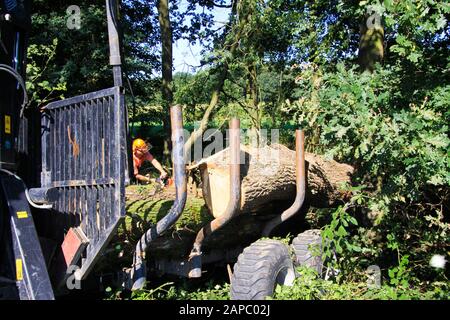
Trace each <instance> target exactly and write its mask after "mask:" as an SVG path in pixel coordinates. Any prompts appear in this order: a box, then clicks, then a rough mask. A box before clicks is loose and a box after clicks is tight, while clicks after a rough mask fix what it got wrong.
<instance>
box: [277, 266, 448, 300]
mask: <svg viewBox="0 0 450 320" xmlns="http://www.w3.org/2000/svg"><path fill="white" fill-rule="evenodd" d="M298 272H299V274H300V276H299V277H298V278H297V279H296V280H295V281H294V284H293V286H292V287H287V286H283V287H281V286H278V287H277V288H276V290H275V295H274V299H276V300H431V299H444V300H448V299H449V296H450V295H449V293H450V291H449V290H450V287H449V285H448V283H443V282H434V283H432V284H431V285H426V286H425V284H422V285H423V286H425V287H426V288H425V289H424V288H422V287H420V286H417V287H410V286H395V285H392V283H391V285H389V284H383V285H381V286H379V287H369V286H368V285H367V283H365V282H357V281H355V282H343V283H339V284H337V283H335V282H333V281H330V280H323V279H320V278H319V277H318V275H317V273H315V271H314V270H312V269H308V268H304V267H301V268H299V269H298Z"/></svg>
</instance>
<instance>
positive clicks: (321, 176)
mask: <svg viewBox="0 0 450 320" xmlns="http://www.w3.org/2000/svg"><path fill="white" fill-rule="evenodd" d="M229 156H230V152H229V149H228V148H227V149H224V150H223V151H221V152H219V153H216V154H215V155H213V156H211V157H208V158H205V159H203V160H201V161H200V162H199V163H197V164H196V165H194V166H192V167H191V168H190V169H194V168H199V170H200V173H201V179H202V191H203V197H204V199H205V202H206V205H207V207H208V209H209V210H210V212H211V213H212V215H213V216H214V217H216V218H217V217H219V216H221V215H222V214H223V212H224V211H225V208H226V207H227V205H228V201H229V198H230V176H229V168H228V163H229ZM241 163H242V164H241V205H240V209H241V213H248V212H258V211H259V210H261V209H262V208H264V206H266V205H267V204H268V203H270V202H273V201H277V200H282V201H284V200H286V201H294V199H295V192H296V186H295V172H296V168H295V151H292V150H290V149H288V148H287V147H285V146H283V145H280V144H274V145H271V146H265V147H264V148H254V147H250V146H243V145H242V146H241ZM306 170H307V189H308V190H307V193H306V201H308V202H309V203H310V204H311V205H313V206H315V207H330V206H333V205H334V204H335V203H336V202H337V201H339V200H344V198H345V197H346V194H345V193H343V192H342V191H340V188H341V185H342V184H345V183H347V184H350V182H351V179H350V178H351V174H352V173H353V167H351V166H349V165H346V164H341V163H338V162H336V161H333V160H326V159H325V158H324V157H323V156H320V155H316V154H312V153H306Z"/></svg>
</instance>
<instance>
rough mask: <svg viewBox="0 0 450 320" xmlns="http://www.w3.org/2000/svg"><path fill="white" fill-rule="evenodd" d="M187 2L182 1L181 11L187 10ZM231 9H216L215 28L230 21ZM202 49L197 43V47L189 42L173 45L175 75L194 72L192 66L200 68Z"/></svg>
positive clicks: (179, 41) (179, 42)
mask: <svg viewBox="0 0 450 320" xmlns="http://www.w3.org/2000/svg"><path fill="white" fill-rule="evenodd" d="M186 5H187V2H186V1H185V0H181V1H180V6H179V7H180V9H184V8H186ZM229 12H230V9H227V8H216V9H215V10H214V12H213V14H214V21H215V27H220V26H222V25H223V24H224V23H226V22H227V21H228V14H229ZM201 50H202V47H201V46H200V45H199V44H198V43H196V44H195V45H191V44H189V41H187V40H178V41H176V42H175V43H174V45H173V58H174V61H173V66H174V74H175V73H177V72H192V71H193V70H192V68H191V66H199V65H200V59H201V54H200V52H201Z"/></svg>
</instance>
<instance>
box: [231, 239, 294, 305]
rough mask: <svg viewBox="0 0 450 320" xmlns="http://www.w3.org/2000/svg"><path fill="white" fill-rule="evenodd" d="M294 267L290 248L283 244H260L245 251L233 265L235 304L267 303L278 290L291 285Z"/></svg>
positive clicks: (262, 242) (274, 242) (266, 242)
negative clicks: (242, 302) (268, 298)
mask: <svg viewBox="0 0 450 320" xmlns="http://www.w3.org/2000/svg"><path fill="white" fill-rule="evenodd" d="M294 279H295V272H294V266H293V264H292V260H291V257H290V256H289V250H288V247H287V246H286V245H285V244H283V243H282V242H280V241H275V240H259V241H256V242H255V243H253V244H252V245H250V246H249V247H247V248H245V249H244V251H243V252H242V253H241V254H240V255H239V257H238V261H237V262H236V263H235V265H234V273H233V276H232V278H231V299H232V300H264V299H265V298H266V297H267V296H272V295H273V292H274V289H275V286H276V285H277V284H280V285H292V283H293V281H294Z"/></svg>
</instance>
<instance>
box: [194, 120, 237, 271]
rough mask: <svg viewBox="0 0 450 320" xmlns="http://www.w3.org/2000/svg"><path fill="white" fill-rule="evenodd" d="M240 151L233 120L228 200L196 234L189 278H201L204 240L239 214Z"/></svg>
mask: <svg viewBox="0 0 450 320" xmlns="http://www.w3.org/2000/svg"><path fill="white" fill-rule="evenodd" d="M240 149H241V148H240V121H239V119H236V118H233V119H232V120H231V122H230V199H229V201H228V205H227V207H226V209H225V212H224V213H223V214H222V215H220V216H219V217H218V218H216V219H214V220H213V221H211V222H210V223H209V224H208V225H206V226H204V227H203V228H202V229H201V230H200V231H199V232H198V234H197V237H196V238H195V242H194V245H193V248H192V251H191V253H190V255H189V260H190V261H191V264H192V265H193V266H194V267H193V268H192V269H191V271H190V272H189V277H190V278H199V277H201V273H202V262H201V256H202V245H203V241H204V240H205V238H206V237H207V236H209V235H211V234H212V233H213V232H215V231H217V230H218V229H220V228H222V227H223V226H224V225H225V224H227V223H228V222H229V221H230V220H231V219H232V218H233V217H235V216H236V215H237V214H238V212H239V208H240V199H241V169H240V168H241V167H240V151H241V150H240Z"/></svg>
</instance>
